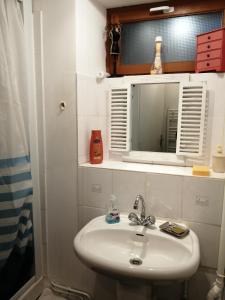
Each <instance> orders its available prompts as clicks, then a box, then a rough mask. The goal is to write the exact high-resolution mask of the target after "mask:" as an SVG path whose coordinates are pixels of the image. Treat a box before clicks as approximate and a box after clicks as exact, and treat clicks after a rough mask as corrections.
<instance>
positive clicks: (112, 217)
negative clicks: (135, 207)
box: [105, 195, 120, 224]
mask: <svg viewBox="0 0 225 300" xmlns="http://www.w3.org/2000/svg"><path fill="white" fill-rule="evenodd" d="M105 220H106V222H107V223H109V224H114V223H119V221H120V212H119V208H118V203H117V199H116V196H115V195H111V196H110V199H109V207H108V213H107V215H106V217H105Z"/></svg>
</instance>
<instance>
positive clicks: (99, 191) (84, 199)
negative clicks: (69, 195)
mask: <svg viewBox="0 0 225 300" xmlns="http://www.w3.org/2000/svg"><path fill="white" fill-rule="evenodd" d="M79 173H80V174H79V189H80V188H81V189H82V196H80V197H81V198H80V200H79V203H80V204H81V205H85V206H89V207H96V208H103V209H105V208H106V207H107V203H108V201H109V197H110V195H111V194H112V172H111V171H110V170H105V169H97V168H80V169H79ZM79 194H80V192H79Z"/></svg>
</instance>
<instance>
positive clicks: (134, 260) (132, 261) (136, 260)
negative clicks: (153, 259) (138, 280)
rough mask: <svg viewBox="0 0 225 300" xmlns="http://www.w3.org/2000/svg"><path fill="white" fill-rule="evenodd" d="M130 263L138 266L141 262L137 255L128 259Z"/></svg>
mask: <svg viewBox="0 0 225 300" xmlns="http://www.w3.org/2000/svg"><path fill="white" fill-rule="evenodd" d="M130 264H131V265H135V266H140V265H141V264H142V260H141V259H140V258H138V257H135V258H131V259H130Z"/></svg>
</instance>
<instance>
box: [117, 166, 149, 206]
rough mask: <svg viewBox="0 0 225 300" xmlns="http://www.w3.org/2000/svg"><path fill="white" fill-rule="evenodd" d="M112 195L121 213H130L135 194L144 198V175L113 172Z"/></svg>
mask: <svg viewBox="0 0 225 300" xmlns="http://www.w3.org/2000/svg"><path fill="white" fill-rule="evenodd" d="M113 194H115V195H116V196H117V199H118V203H119V209H120V211H121V212H130V211H132V210H133V204H134V200H135V198H136V196H137V194H141V195H143V196H144V198H145V173H137V172H126V171H113Z"/></svg>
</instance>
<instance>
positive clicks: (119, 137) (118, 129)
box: [109, 86, 131, 151]
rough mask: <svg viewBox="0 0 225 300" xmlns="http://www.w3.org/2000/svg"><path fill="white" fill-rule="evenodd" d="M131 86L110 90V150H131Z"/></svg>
mask: <svg viewBox="0 0 225 300" xmlns="http://www.w3.org/2000/svg"><path fill="white" fill-rule="evenodd" d="M130 89H131V88H130V86H127V87H123V88H112V89H111V92H110V142H109V145H110V150H112V151H129V150H130V136H129V128H130V92H131V91H130Z"/></svg>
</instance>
